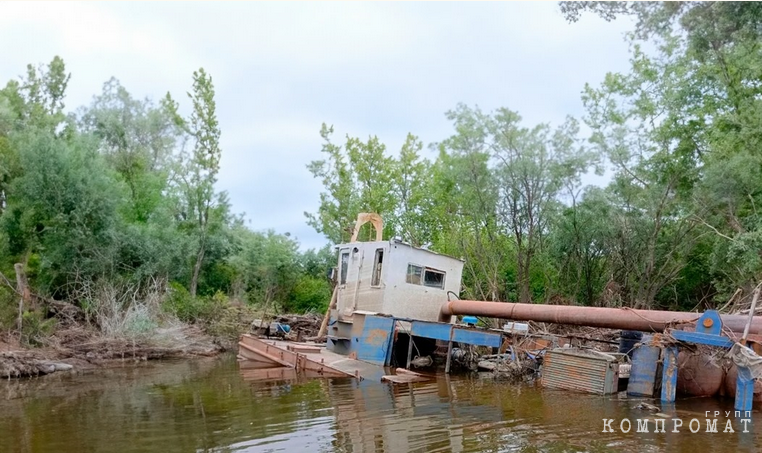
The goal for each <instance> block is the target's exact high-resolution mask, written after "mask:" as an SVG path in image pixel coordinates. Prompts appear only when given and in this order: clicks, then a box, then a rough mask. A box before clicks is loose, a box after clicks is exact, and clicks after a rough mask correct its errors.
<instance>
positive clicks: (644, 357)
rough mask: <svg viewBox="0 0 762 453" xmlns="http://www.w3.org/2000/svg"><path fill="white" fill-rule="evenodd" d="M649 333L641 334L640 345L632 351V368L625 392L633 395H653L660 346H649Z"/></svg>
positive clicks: (650, 337)
mask: <svg viewBox="0 0 762 453" xmlns="http://www.w3.org/2000/svg"><path fill="white" fill-rule="evenodd" d="M652 340H653V336H651V335H643V339H642V340H641V344H640V347H638V348H635V350H634V351H633V353H632V369H631V371H630V380H629V382H628V383H627V394H628V395H634V396H649V397H651V396H653V395H654V384H655V382H656V370H657V367H658V365H659V356H660V355H661V348H659V347H657V346H651V345H650V343H651V341H652Z"/></svg>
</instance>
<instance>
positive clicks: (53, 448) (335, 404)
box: [0, 357, 760, 453]
mask: <svg viewBox="0 0 762 453" xmlns="http://www.w3.org/2000/svg"><path fill="white" fill-rule="evenodd" d="M263 373H264V374H266V373H268V371H263V370H261V369H260V370H239V368H238V366H237V364H236V362H235V360H234V358H233V357H224V358H220V359H212V360H197V361H185V362H173V363H167V362H164V363H155V364H148V365H142V366H131V367H126V368H121V369H113V370H106V371H98V372H94V373H88V374H79V375H66V374H62V375H58V376H56V375H55V374H54V375H51V376H48V377H45V378H41V379H33V380H28V381H3V382H2V384H0V414H2V417H0V451H2V452H6V451H7V452H14V453H15V452H19V453H27V452H61V453H70V452H71V453H74V452H77V453H79V452H112V451H113V452H144V451H146V452H147V451H157V452H175V451H178V452H181V451H182V452H262V451H289V452H294V451H311V452H323V451H325V452H333V451H338V452H353V453H359V452H376V451H384V452H398V451H420V452H429V451H442V452H444V451H453V452H474V451H488V452H498V451H499V452H503V451H508V452H527V453H528V452H540V451H542V452H571V451H575V452H576V451H587V452H608V451H629V452H643V451H646V452H647V451H653V452H662V451H665V452H666V451H669V452H671V451H683V452H690V453H695V452H696V451H720V452H731V451H755V448H754V442H755V441H759V440H760V436H759V434H757V433H755V432H751V433H747V434H743V433H740V432H738V431H740V430H742V426H741V425H740V424H739V423H735V425H734V426H735V427H736V429H737V430H738V431H737V432H736V433H734V434H730V433H722V429H723V427H724V423H725V420H724V418H723V417H719V420H718V427H719V431H720V432H719V433H705V432H703V431H704V428H705V427H704V426H702V432H700V433H697V434H691V433H690V431H689V430H688V428H687V423H688V421H689V420H690V419H691V418H693V417H696V418H699V419H700V420H701V421H702V423H704V412H705V411H706V410H711V411H714V410H718V408H721V410H731V411H732V401H729V402H719V401H717V400H715V399H692V400H681V401H678V403H677V405H676V407H675V408H674V409H673V410H674V413H672V414H671V415H676V416H679V417H681V418H682V419H684V420H685V422H686V426H685V427H683V428H682V429H681V432H680V433H678V434H673V433H667V434H655V433H653V432H650V433H648V434H646V433H637V434H636V433H634V431H635V429H633V432H630V433H629V434H624V433H621V432H619V430H618V427H617V432H615V433H606V434H604V433H602V432H601V431H602V428H603V423H602V419H603V418H604V417H605V418H613V419H616V420H617V423H618V421H619V420H621V419H622V418H625V417H627V418H630V419H631V420H633V422H634V421H635V419H637V418H642V417H644V416H647V415H648V414H645V413H643V412H641V411H639V410H636V409H633V406H635V405H636V402H635V401H632V400H629V401H628V400H623V399H618V398H616V397H614V398H611V397H598V396H593V395H585V394H576V393H567V392H563V391H550V390H541V389H537V388H535V387H534V386H532V385H511V384H506V383H497V382H495V381H493V380H492V379H489V378H479V377H450V376H446V375H440V376H438V377H437V379H436V380H433V381H431V382H423V383H415V384H396V385H392V384H382V383H378V382H373V381H367V380H366V381H362V382H357V381H355V380H353V379H332V380H328V379H304V378H303V377H300V376H296V375H293V374H290V373H283V374H280V375H273V376H269V378H270V379H274V380H271V381H269V382H262V381H261V380H260V379H261V378H262V376H263ZM755 415H758V414H755ZM615 426H616V424H615ZM667 427H668V430H671V425H669V424H668V425H667ZM651 430H652V429H651Z"/></svg>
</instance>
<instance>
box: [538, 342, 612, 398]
mask: <svg viewBox="0 0 762 453" xmlns="http://www.w3.org/2000/svg"><path fill="white" fill-rule="evenodd" d="M615 366H618V365H615ZM611 367H612V361H609V360H607V359H606V358H604V357H596V356H593V355H589V354H584V353H575V352H570V351H562V350H553V351H548V352H547V353H546V354H545V358H544V359H543V366H542V381H541V382H542V385H543V387H548V388H557V389H568V390H578V391H582V392H588V393H597V394H600V395H605V394H608V393H614V392H616V387H617V385H616V384H617V383H616V382H614V381H615V380H616V374H615V373H614V372H613V371H612V369H611Z"/></svg>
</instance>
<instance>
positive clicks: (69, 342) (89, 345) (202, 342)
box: [0, 306, 322, 379]
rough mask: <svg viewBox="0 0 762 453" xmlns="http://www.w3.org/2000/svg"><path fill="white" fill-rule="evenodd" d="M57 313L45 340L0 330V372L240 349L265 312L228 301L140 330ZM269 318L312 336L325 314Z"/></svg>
mask: <svg viewBox="0 0 762 453" xmlns="http://www.w3.org/2000/svg"><path fill="white" fill-rule="evenodd" d="M61 312H62V311H59V312H58V313H57V315H56V318H57V321H59V324H58V326H57V328H56V329H55V331H54V332H53V333H52V334H50V335H49V336H46V337H45V338H44V339H42V340H41V341H40V346H39V347H30V346H27V345H24V344H22V343H21V342H20V341H19V338H18V336H17V335H14V334H13V333H5V334H0V378H3V379H12V378H24V377H33V376H40V375H46V374H51V373H55V372H59V371H71V370H86V369H93V368H105V367H110V366H115V365H116V366H120V365H123V364H124V363H126V362H130V363H135V362H145V361H148V360H163V359H180V358H193V357H211V356H215V355H218V354H220V353H222V352H225V351H228V350H235V348H236V343H237V341H238V337H239V336H240V334H242V333H245V332H248V331H249V330H250V329H251V325H252V322H253V321H254V320H255V319H257V318H258V317H259V318H261V313H258V312H256V311H255V310H254V309H253V308H251V307H235V306H227V307H225V309H224V310H221V312H220V313H219V314H218V315H217V316H215V318H214V319H213V320H207V321H205V322H201V323H198V324H187V323H183V322H181V321H179V320H177V319H174V318H168V319H164V320H162V321H161V322H160V324H158V325H157V326H155V327H153V328H151V329H150V330H148V331H145V332H142V333H139V334H120V335H106V334H104V333H103V332H102V331H101V330H99V329H98V328H96V327H95V326H92V325H88V324H87V323H86V322H84V321H83V320H82V319H81V316H71V315H69V316H63V315H62V314H61ZM267 319H271V320H272V321H276V322H279V323H283V324H287V325H289V326H290V332H289V334H288V338H289V339H292V340H297V339H299V338H307V337H313V336H315V335H316V334H317V331H318V330H319V328H320V324H321V322H322V316H321V315H315V314H307V315H294V314H284V315H278V316H274V317H273V316H268V317H267Z"/></svg>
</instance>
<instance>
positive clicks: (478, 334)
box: [452, 327, 503, 348]
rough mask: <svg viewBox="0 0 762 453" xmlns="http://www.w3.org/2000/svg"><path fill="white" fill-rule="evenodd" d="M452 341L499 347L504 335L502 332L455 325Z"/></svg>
mask: <svg viewBox="0 0 762 453" xmlns="http://www.w3.org/2000/svg"><path fill="white" fill-rule="evenodd" d="M452 341H457V342H458V343H466V344H473V345H477V346H492V347H493V348H497V347H500V345H501V344H503V335H502V334H500V333H492V332H486V331H484V330H477V329H462V328H459V327H455V328H453V330H452Z"/></svg>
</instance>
